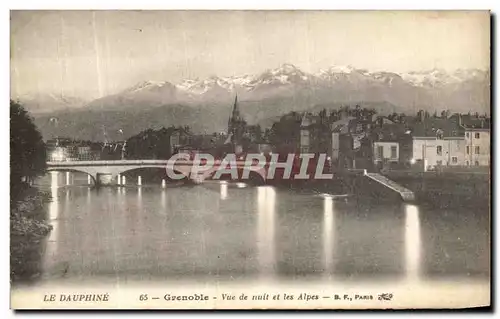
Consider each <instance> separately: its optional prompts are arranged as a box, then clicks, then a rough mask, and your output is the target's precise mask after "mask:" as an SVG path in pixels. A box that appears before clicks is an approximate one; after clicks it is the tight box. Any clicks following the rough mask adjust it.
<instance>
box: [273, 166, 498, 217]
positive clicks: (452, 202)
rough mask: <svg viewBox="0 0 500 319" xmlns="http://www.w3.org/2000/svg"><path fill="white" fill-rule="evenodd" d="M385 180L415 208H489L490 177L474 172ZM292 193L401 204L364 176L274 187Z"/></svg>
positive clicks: (394, 173) (388, 174) (414, 174)
mask: <svg viewBox="0 0 500 319" xmlns="http://www.w3.org/2000/svg"><path fill="white" fill-rule="evenodd" d="M383 175H385V176H386V177H387V178H389V179H391V180H393V181H395V182H396V183H398V184H400V185H402V186H404V187H405V188H408V189H409V190H411V191H413V192H414V194H415V198H416V202H417V203H418V204H423V205H429V206H432V207H441V208H445V207H456V206H464V205H465V206H471V207H488V206H489V203H490V175H489V174H486V173H477V172H460V173H456V172H425V173H423V172H400V171H389V172H384V173H383ZM277 186H279V187H283V188H289V189H292V190H295V191H305V190H306V191H312V192H316V193H327V194H331V195H344V196H349V197H355V198H356V199H357V200H365V199H366V200H378V201H400V200H401V197H400V196H399V195H398V194H397V193H396V192H394V191H391V190H389V189H387V188H386V187H383V186H381V185H380V184H378V183H376V182H374V181H372V180H369V179H367V178H366V177H364V176H361V175H359V176H355V175H338V176H335V177H334V179H332V180H307V181H294V182H293V183H283V184H282V185H279V184H278V185H277Z"/></svg>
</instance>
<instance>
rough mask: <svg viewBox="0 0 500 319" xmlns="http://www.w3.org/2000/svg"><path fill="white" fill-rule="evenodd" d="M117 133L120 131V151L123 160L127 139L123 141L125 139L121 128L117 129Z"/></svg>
mask: <svg viewBox="0 0 500 319" xmlns="http://www.w3.org/2000/svg"><path fill="white" fill-rule="evenodd" d="M118 133H120V134H121V135H122V140H123V144H122V150H121V152H122V154H121V159H122V160H124V159H125V147H126V146H127V141H125V139H124V138H123V130H122V129H119V130H118Z"/></svg>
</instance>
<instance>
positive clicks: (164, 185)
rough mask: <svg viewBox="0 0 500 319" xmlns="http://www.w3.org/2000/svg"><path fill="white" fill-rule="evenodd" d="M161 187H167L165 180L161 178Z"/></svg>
mask: <svg viewBox="0 0 500 319" xmlns="http://www.w3.org/2000/svg"><path fill="white" fill-rule="evenodd" d="M161 187H162V188H165V187H167V182H166V181H165V179H162V180H161Z"/></svg>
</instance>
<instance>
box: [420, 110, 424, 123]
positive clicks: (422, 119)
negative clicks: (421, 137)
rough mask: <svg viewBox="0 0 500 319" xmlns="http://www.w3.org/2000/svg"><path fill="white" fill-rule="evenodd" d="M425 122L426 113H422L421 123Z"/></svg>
mask: <svg viewBox="0 0 500 319" xmlns="http://www.w3.org/2000/svg"><path fill="white" fill-rule="evenodd" d="M424 120H425V112H424V111H422V112H420V122H422V123H423V122H424Z"/></svg>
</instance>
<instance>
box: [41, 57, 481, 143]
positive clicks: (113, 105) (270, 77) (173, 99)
mask: <svg viewBox="0 0 500 319" xmlns="http://www.w3.org/2000/svg"><path fill="white" fill-rule="evenodd" d="M236 94H237V95H238V101H239V103H240V110H241V112H242V113H243V115H244V117H245V119H246V120H247V121H248V122H249V123H261V122H262V121H264V120H266V119H269V118H275V117H279V116H281V115H283V114H286V113H288V112H290V111H304V110H314V109H316V108H317V107H319V106H321V108H323V107H326V108H337V107H339V105H355V104H359V105H364V106H367V107H374V108H376V110H377V112H379V113H381V114H384V113H392V112H405V113H411V114H413V113H414V112H416V110H418V109H425V110H428V111H431V112H434V111H436V110H438V111H440V110H444V109H447V110H450V111H452V112H468V111H472V112H480V113H484V112H489V109H490V100H489V97H490V74H489V71H482V70H476V69H473V70H456V71H454V72H446V71H443V70H438V69H435V70H430V71H425V72H424V71H419V72H408V73H404V74H399V73H395V72H379V71H378V72H371V71H369V70H364V69H357V68H355V67H352V66H332V67H329V68H326V69H322V70H319V71H318V72H316V73H308V72H304V71H302V70H301V69H299V68H298V67H296V66H294V65H292V64H283V65H281V66H279V67H277V68H275V69H269V70H265V71H263V72H261V73H257V74H246V75H242V76H228V77H220V76H211V77H209V78H206V79H186V80H182V81H179V82H178V83H173V82H171V81H168V80H166V81H145V82H140V83H138V84H136V85H134V86H131V87H129V88H127V89H125V90H122V91H121V92H118V93H116V94H113V95H109V96H105V97H103V98H100V99H97V100H94V101H92V102H91V103H89V104H87V105H86V106H85V107H83V108H79V109H78V110H81V111H75V112H74V113H68V114H66V115H67V119H65V121H66V122H68V123H71V125H68V130H69V131H68V132H67V134H68V135H71V134H77V135H78V136H80V137H82V138H84V137H85V138H94V137H95V136H99V134H101V133H102V132H100V131H96V130H95V129H94V128H93V126H92V123H94V122H99V121H100V122H99V123H101V122H102V123H101V125H106V126H107V127H108V126H116V127H120V128H124V129H125V130H127V132H129V133H130V134H133V133H137V132H139V131H140V130H142V129H146V128H148V127H153V126H154V127H161V126H169V125H190V126H191V127H192V128H193V129H194V130H196V129H198V130H201V131H208V132H210V131H220V130H224V129H225V126H226V125H227V119H228V116H229V114H230V110H231V105H232V103H233V101H234V97H235V95H236ZM66 115H65V116H66ZM58 116H59V115H58ZM46 122H47V118H40V119H39V125H40V126H41V129H42V130H44V127H46V130H47V132H49V130H50V128H51V127H50V125H45V124H47V123H46ZM73 128H78V130H76V129H74V130H73ZM72 130H73V131H72ZM49 133H50V132H49ZM46 134H48V133H46Z"/></svg>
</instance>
